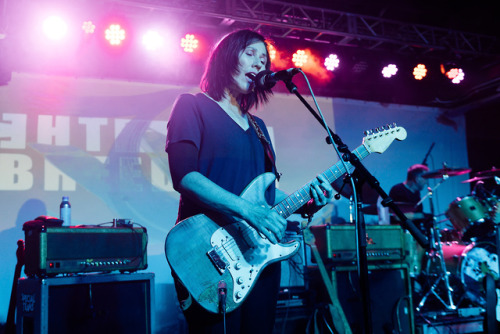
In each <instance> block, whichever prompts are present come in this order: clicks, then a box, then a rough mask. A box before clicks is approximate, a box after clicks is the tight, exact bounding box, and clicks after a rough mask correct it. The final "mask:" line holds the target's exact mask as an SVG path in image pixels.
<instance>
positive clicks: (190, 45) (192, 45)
mask: <svg viewBox="0 0 500 334" xmlns="http://www.w3.org/2000/svg"><path fill="white" fill-rule="evenodd" d="M198 43H199V41H198V40H197V39H196V37H195V36H194V35H193V34H186V36H185V37H183V38H182V39H181V47H182V48H183V49H184V51H185V52H190V53H192V52H194V50H195V49H196V48H197V47H198Z"/></svg>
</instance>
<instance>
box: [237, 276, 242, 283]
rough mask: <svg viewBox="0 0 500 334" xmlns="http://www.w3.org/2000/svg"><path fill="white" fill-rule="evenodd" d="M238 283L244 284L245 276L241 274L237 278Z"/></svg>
mask: <svg viewBox="0 0 500 334" xmlns="http://www.w3.org/2000/svg"><path fill="white" fill-rule="evenodd" d="M236 283H238V284H243V278H242V277H241V276H240V277H238V278H237V279H236Z"/></svg>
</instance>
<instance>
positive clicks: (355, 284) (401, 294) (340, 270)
mask: <svg viewBox="0 0 500 334" xmlns="http://www.w3.org/2000/svg"><path fill="white" fill-rule="evenodd" d="M368 269H369V270H368V281H369V291H370V308H371V319H372V324H373V333H414V332H415V329H414V320H413V306H412V305H413V304H412V296H411V282H410V279H409V275H408V268H407V267H406V266H403V265H399V264H391V265H379V266H369V267H368ZM332 275H335V276H336V279H337V292H338V296H339V300H340V304H341V305H342V309H343V310H344V313H345V315H346V318H347V321H348V322H349V324H350V326H351V329H352V331H353V333H362V328H361V324H362V323H363V322H364V318H363V317H364V316H363V305H362V303H361V295H360V291H359V278H358V273H357V269H356V268H355V267H337V268H336V269H335V270H334V271H333V272H332Z"/></svg>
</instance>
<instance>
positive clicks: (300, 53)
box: [292, 50, 308, 67]
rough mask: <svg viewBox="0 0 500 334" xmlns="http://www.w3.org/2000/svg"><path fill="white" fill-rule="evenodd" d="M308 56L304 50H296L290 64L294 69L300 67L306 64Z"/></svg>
mask: <svg viewBox="0 0 500 334" xmlns="http://www.w3.org/2000/svg"><path fill="white" fill-rule="evenodd" d="M307 59H308V56H307V54H306V52H305V51H304V50H297V52H295V53H294V54H293V56H292V63H293V64H294V65H295V67H302V66H304V64H306V63H307Z"/></svg>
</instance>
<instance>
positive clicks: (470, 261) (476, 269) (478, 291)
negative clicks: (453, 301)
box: [460, 242, 499, 307]
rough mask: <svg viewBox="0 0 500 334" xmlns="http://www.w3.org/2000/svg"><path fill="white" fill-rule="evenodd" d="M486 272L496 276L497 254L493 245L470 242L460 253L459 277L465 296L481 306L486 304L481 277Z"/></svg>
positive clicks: (497, 269) (497, 270)
mask: <svg viewBox="0 0 500 334" xmlns="http://www.w3.org/2000/svg"><path fill="white" fill-rule="evenodd" d="M487 273H491V274H492V276H493V277H498V273H499V268H498V254H497V252H496V247H495V245H494V244H493V243H489V242H480V243H477V244H470V245H469V246H467V249H465V250H464V252H463V254H462V260H461V263H460V278H461V281H462V283H463V284H464V287H465V293H466V296H467V298H469V299H470V300H471V301H472V302H473V303H475V304H478V305H480V306H482V307H484V306H485V305H486V292H485V290H484V287H483V278H484V276H485V275H486V274H487Z"/></svg>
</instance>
